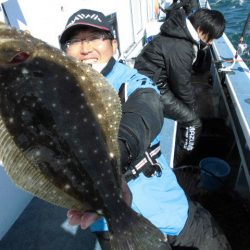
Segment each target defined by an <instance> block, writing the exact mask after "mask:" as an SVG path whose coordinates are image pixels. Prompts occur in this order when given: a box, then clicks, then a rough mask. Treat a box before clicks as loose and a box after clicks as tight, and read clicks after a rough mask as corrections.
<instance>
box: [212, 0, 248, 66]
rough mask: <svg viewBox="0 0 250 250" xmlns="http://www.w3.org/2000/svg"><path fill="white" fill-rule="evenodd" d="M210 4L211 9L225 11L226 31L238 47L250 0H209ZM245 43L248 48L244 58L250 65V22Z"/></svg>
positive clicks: (235, 46)
mask: <svg viewBox="0 0 250 250" xmlns="http://www.w3.org/2000/svg"><path fill="white" fill-rule="evenodd" d="M209 4H210V7H211V9H214V10H219V11H220V12H222V13H223V15H224V17H225V19H226V30H225V33H226V34H227V36H228V38H229V40H230V41H231V43H232V44H233V46H234V48H235V49H237V47H238V44H239V39H240V37H241V34H242V32H243V29H244V25H245V22H246V20H247V17H248V14H249V13H250V0H209ZM244 43H246V44H247V46H248V48H247V49H246V51H245V54H244V55H242V58H243V60H244V61H245V62H246V64H247V65H248V67H250V24H249V26H248V29H247V32H246V35H245V36H244Z"/></svg>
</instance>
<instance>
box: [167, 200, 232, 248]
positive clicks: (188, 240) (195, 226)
mask: <svg viewBox="0 0 250 250" xmlns="http://www.w3.org/2000/svg"><path fill="white" fill-rule="evenodd" d="M168 241H169V243H170V244H171V246H172V248H173V250H231V246H230V244H229V243H228V240H227V238H226V236H225V235H224V233H223V231H222V229H221V228H220V227H219V225H218V224H217V222H216V221H215V219H214V218H213V216H212V215H211V214H210V213H209V212H208V211H207V210H206V209H205V208H203V207H202V206H201V205H200V204H199V203H197V202H192V201H190V202H189V215H188V219H187V222H186V224H185V226H184V228H183V230H182V231H181V233H180V234H179V235H178V236H168Z"/></svg>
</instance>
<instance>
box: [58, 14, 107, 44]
mask: <svg viewBox="0 0 250 250" xmlns="http://www.w3.org/2000/svg"><path fill="white" fill-rule="evenodd" d="M82 26H91V27H94V28H97V29H100V30H105V31H109V32H110V33H111V34H112V29H111V26H110V25H109V23H108V21H107V18H106V17H105V16H104V14H103V13H101V12H98V11H95V10H88V9H81V10H79V11H77V12H75V13H74V14H73V15H72V16H71V17H70V18H69V19H68V22H67V24H66V27H65V30H64V31H63V32H62V34H61V36H60V38H59V42H60V44H61V45H63V44H64V43H65V42H66V41H67V40H68V38H69V36H70V34H71V32H72V31H73V30H74V29H75V28H76V27H82Z"/></svg>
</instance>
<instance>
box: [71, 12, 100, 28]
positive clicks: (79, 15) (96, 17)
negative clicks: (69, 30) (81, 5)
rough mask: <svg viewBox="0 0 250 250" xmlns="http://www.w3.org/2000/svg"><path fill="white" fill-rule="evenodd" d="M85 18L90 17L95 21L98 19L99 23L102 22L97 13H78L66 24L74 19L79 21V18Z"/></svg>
mask: <svg viewBox="0 0 250 250" xmlns="http://www.w3.org/2000/svg"><path fill="white" fill-rule="evenodd" d="M85 19H92V20H95V21H98V22H99V23H102V20H101V19H100V17H99V16H98V15H97V14H93V15H90V14H87V15H85V14H78V15H77V16H75V17H74V19H73V20H72V21H71V22H70V23H69V24H68V26H70V25H72V24H74V23H75V22H76V21H79V20H85Z"/></svg>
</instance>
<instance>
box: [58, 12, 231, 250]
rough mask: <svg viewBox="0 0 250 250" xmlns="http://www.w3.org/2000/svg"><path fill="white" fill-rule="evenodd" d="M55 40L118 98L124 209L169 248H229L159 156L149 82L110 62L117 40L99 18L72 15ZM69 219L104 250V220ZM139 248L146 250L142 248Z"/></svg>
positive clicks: (158, 116)
mask: <svg viewBox="0 0 250 250" xmlns="http://www.w3.org/2000/svg"><path fill="white" fill-rule="evenodd" d="M59 41H60V45H61V48H62V49H63V50H64V51H65V52H66V54H67V55H68V56H71V57H73V58H75V59H77V61H81V62H83V63H86V64H90V65H91V66H92V68H94V69H95V70H97V71H98V72H100V73H101V74H102V75H103V76H104V77H105V78H106V79H107V80H108V82H109V83H110V84H111V85H112V86H113V87H114V89H115V90H116V91H117V93H118V94H119V96H120V99H121V102H122V119H121V123H120V129H119V134H118V138H119V147H120V153H121V167H122V173H123V176H124V179H125V180H126V182H127V183H128V185H127V184H126V182H125V181H124V183H123V193H124V199H125V201H126V202H127V204H130V203H131V199H132V203H131V207H132V208H133V209H134V210H135V211H136V212H137V213H139V214H141V215H142V216H143V217H145V218H147V219H148V220H149V221H150V222H151V223H152V224H154V225H155V226H156V227H157V228H159V229H160V231H161V232H162V233H163V234H164V235H165V237H166V241H167V242H168V243H170V245H171V246H172V247H173V248H174V247H187V248H190V247H192V248H195V249H200V250H211V249H213V250H223V249H231V247H230V245H229V244H228V242H227V239H226V237H225V236H224V234H223V232H222V231H221V229H220V228H219V227H218V225H217V223H216V222H215V220H214V219H213V217H212V216H211V215H210V214H209V212H208V211H206V210H205V209H204V208H203V207H201V205H200V204H198V203H194V202H192V201H191V200H190V199H188V198H187V197H186V195H185V193H184V191H183V190H182V188H181V187H180V186H179V184H178V182H177V180H176V177H175V174H174V172H173V171H172V169H171V168H170V167H169V166H168V163H167V161H166V159H165V158H164V156H163V155H162V154H161V151H160V146H159V145H160V137H159V132H160V130H161V127H162V124H163V112H162V105H161V103H160V101H159V100H160V98H159V93H158V91H157V88H156V87H155V86H154V85H153V83H152V81H151V80H150V79H149V78H147V77H146V76H144V75H141V74H139V73H138V72H137V71H136V70H135V69H131V68H129V67H127V66H126V65H124V64H121V63H119V62H117V61H116V60H115V59H114V57H113V55H114V54H115V53H116V50H117V41H116V39H115V38H114V35H113V32H112V29H111V27H110V25H109V23H108V21H107V19H106V17H105V16H104V15H103V13H100V12H97V11H94V10H88V9H81V10H79V11H77V12H76V13H74V14H73V15H72V16H71V17H70V18H69V20H68V22H67V24H66V27H65V30H64V31H63V32H62V34H61V36H60V40H59ZM131 193H132V197H131ZM121 213H122V211H121ZM68 218H69V221H70V223H71V224H79V225H81V227H82V228H83V229H86V228H88V227H89V226H90V227H91V231H92V232H95V233H96V234H97V236H98V239H99V241H100V243H101V245H102V247H103V249H109V234H108V226H107V222H106V221H105V219H104V218H103V217H101V218H100V216H98V215H97V214H96V213H93V212H91V211H90V212H81V211H77V210H75V209H71V210H69V211H68ZM127 219H128V220H130V218H127ZM138 249H151V248H148V246H147V245H145V246H144V247H143V248H141V247H140V248H138ZM158 249H169V246H168V245H167V244H166V245H165V246H164V245H162V248H158Z"/></svg>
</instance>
